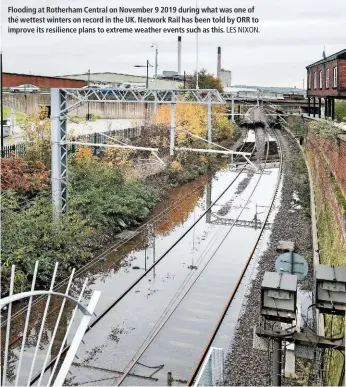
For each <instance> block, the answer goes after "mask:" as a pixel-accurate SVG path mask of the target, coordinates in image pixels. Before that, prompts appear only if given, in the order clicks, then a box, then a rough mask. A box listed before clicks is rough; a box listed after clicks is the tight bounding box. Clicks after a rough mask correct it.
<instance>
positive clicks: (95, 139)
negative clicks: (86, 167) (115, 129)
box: [93, 133, 97, 156]
mask: <svg viewBox="0 0 346 387" xmlns="http://www.w3.org/2000/svg"><path fill="white" fill-rule="evenodd" d="M93 143H94V144H96V143H97V133H94V141H93ZM93 148H94V149H93V155H94V156H96V146H94V147H93Z"/></svg>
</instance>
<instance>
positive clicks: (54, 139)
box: [51, 88, 226, 218]
mask: <svg viewBox="0 0 346 387" xmlns="http://www.w3.org/2000/svg"><path fill="white" fill-rule="evenodd" d="M87 102H102V103H152V104H158V103H159V104H170V105H171V128H170V154H171V156H172V155H173V153H174V141H175V106H176V104H177V103H179V104H202V105H207V106H208V141H209V142H211V141H212V136H211V126H212V105H215V104H218V105H219V104H225V103H226V102H225V100H224V99H223V98H222V96H221V94H220V93H219V92H218V91H217V90H210V89H203V90H193V89H192V90H186V89H171V90H167V89H165V90H159V89H156V90H151V89H140V90H136V89H101V90H99V89H97V90H95V89H75V88H72V89H70V88H68V89H67V88H66V89H52V90H51V148H52V201H53V208H54V215H53V216H54V218H58V217H59V216H60V214H61V213H63V212H65V211H66V206H67V145H68V141H67V125H66V123H67V114H68V113H69V112H71V111H72V110H74V109H77V108H78V107H79V106H81V105H83V104H85V103H87ZM102 145H103V146H107V144H102ZM113 147H116V146H115V145H113ZM119 147H121V146H119Z"/></svg>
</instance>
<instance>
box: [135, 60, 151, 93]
mask: <svg viewBox="0 0 346 387" xmlns="http://www.w3.org/2000/svg"><path fill="white" fill-rule="evenodd" d="M134 67H146V68H147V81H146V88H147V89H148V88H149V67H154V66H152V65H151V64H150V63H149V61H148V60H147V64H146V65H144V66H143V65H135V66H134Z"/></svg>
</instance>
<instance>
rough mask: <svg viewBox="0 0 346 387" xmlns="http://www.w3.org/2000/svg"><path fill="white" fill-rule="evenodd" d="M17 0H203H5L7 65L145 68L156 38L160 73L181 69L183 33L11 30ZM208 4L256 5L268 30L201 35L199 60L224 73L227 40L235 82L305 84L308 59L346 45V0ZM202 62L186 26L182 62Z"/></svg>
mask: <svg viewBox="0 0 346 387" xmlns="http://www.w3.org/2000/svg"><path fill="white" fill-rule="evenodd" d="M11 5H12V6H14V7H24V6H28V7H40V6H57V5H59V6H60V7H67V6H69V5H70V6H71V7H85V6H89V7H96V6H99V7H102V6H106V5H108V7H116V6H126V7H141V6H142V5H145V6H146V7H155V6H162V5H163V6H165V5H166V6H177V7H179V6H182V5H183V6H184V7H188V6H193V7H195V5H196V0H175V1H173V0H169V1H168V0H126V1H125V0H119V1H118V0H98V1H95V0H69V1H66V0H59V1H57V0H56V1H55V2H54V1H53V0H1V8H2V9H1V10H2V12H1V21H2V51H3V63H4V71H6V72H17V73H32V74H39V75H53V76H54V75H64V74H78V73H85V72H87V71H88V69H89V68H90V69H91V72H117V73H125V74H137V75H145V69H143V68H134V65H136V64H145V63H146V60H147V59H148V60H150V62H151V64H154V58H155V55H154V49H153V48H151V47H150V46H151V44H152V43H153V42H155V43H157V46H158V49H159V57H158V58H159V60H158V63H159V73H162V70H177V36H178V34H170V35H169V34H160V35H159V34H147V35H144V34H143V35H137V34H133V35H129V34H128V35H106V34H104V35H100V34H96V35H90V34H88V35H79V36H78V35H75V36H74V35H72V36H71V35H69V36H66V35H39V34H34V35H30V34H27V35H23V34H21V35H14V34H8V33H7V28H8V23H7V18H8V13H7V8H8V6H11ZM207 5H209V6H211V7H216V6H219V7H225V6H226V7H233V8H235V7H251V6H253V5H254V6H255V16H256V17H258V18H259V19H260V23H259V28H260V31H261V33H260V34H252V35H250V34H246V35H244V34H243V35H241V34H209V35H205V34H203V35H202V34H200V35H199V68H206V69H207V70H208V71H209V72H212V73H216V65H217V54H216V53H217V47H218V46H221V47H222V68H224V69H227V70H232V73H233V84H246V85H251V84H252V85H263V86H291V87H294V86H296V87H302V85H303V78H305V77H306V74H305V66H306V65H308V64H311V63H312V62H315V61H317V60H319V59H321V58H322V52H323V47H324V46H325V47H326V54H327V55H330V54H333V53H335V52H337V51H340V50H342V49H344V48H346V28H345V26H346V0H328V1H325V0H303V1H302V0H281V1H277V0H237V1H230V0H198V6H199V7H204V6H207ZM26 16H30V15H29V14H28V15H26ZM36 16H39V15H36ZM60 16H64V15H60ZM88 16H90V15H88ZM99 16H101V15H99ZM186 16H190V17H191V16H194V15H186ZM210 16H212V15H210ZM231 16H232V15H231ZM233 16H234V15H233ZM65 17H66V15H65ZM65 26H67V25H65ZM129 26H130V25H129ZM147 27H148V25H147ZM163 27H167V25H166V26H163ZM184 27H187V26H186V25H184ZM195 68H196V35H195V34H182V70H185V71H186V72H188V73H190V72H193V71H194V69H195ZM150 71H151V74H150V75H152V74H153V69H150ZM305 84H306V83H305Z"/></svg>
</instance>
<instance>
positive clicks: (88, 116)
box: [87, 69, 91, 121]
mask: <svg viewBox="0 0 346 387" xmlns="http://www.w3.org/2000/svg"><path fill="white" fill-rule="evenodd" d="M89 87H90V69H89V70H88V88H89ZM90 119H91V117H90V105H89V98H88V113H87V121H89V120H90Z"/></svg>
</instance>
